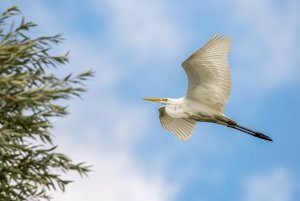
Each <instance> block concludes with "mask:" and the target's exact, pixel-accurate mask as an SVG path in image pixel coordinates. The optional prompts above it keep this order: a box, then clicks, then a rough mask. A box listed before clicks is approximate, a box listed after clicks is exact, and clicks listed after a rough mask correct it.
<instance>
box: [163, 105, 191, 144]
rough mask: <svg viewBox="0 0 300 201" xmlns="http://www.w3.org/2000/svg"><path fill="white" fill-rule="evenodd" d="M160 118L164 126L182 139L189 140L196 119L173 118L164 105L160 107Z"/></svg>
mask: <svg viewBox="0 0 300 201" xmlns="http://www.w3.org/2000/svg"><path fill="white" fill-rule="evenodd" d="M159 119H160V123H161V125H162V127H163V128H165V129H167V130H169V131H171V132H172V133H174V134H175V135H177V136H178V137H179V139H181V140H184V141H185V140H188V139H189V138H190V137H191V136H192V134H193V130H194V128H195V124H196V121H195V120H193V119H183V118H172V117H171V116H170V115H168V114H167V113H166V111H165V108H164V107H161V108H159Z"/></svg>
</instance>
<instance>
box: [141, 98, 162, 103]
mask: <svg viewBox="0 0 300 201" xmlns="http://www.w3.org/2000/svg"><path fill="white" fill-rule="evenodd" d="M144 100H145V101H152V102H161V101H163V98H144Z"/></svg>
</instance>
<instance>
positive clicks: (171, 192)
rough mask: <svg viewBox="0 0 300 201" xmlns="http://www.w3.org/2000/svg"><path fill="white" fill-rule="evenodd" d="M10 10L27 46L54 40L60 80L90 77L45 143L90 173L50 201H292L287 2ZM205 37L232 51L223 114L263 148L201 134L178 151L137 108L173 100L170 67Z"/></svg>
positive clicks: (296, 175)
mask: <svg viewBox="0 0 300 201" xmlns="http://www.w3.org/2000/svg"><path fill="white" fill-rule="evenodd" d="M13 4H15V5H18V6H19V8H20V9H21V10H22V11H23V14H24V16H25V17H26V18H27V19H28V20H31V21H34V22H36V23H37V24H38V25H39V26H38V28H36V29H35V31H36V34H40V35H51V34H57V33H63V35H64V37H65V38H66V39H67V40H66V41H65V42H64V43H63V44H62V45H60V46H59V47H58V49H57V51H58V52H64V51H67V50H71V62H70V64H69V65H68V66H67V68H66V69H65V70H63V71H62V72H65V71H66V72H71V71H72V72H81V71H84V70H88V69H90V68H92V69H93V70H94V71H95V72H96V77H95V78H93V79H91V80H90V81H88V83H87V87H88V88H89V91H88V92H87V93H86V94H84V95H83V99H82V100H72V102H71V104H70V112H71V115H70V116H69V117H68V118H66V119H56V120H55V123H56V128H55V129H54V131H53V133H54V135H55V142H56V143H57V144H58V145H59V149H60V151H64V152H66V153H68V154H69V155H71V156H72V158H74V160H75V161H78V162H80V161H87V162H88V163H89V164H92V165H94V171H93V172H92V173H91V174H90V176H89V178H83V179H82V178H80V177H77V176H76V175H68V176H67V177H70V178H72V179H75V180H76V182H74V183H73V184H71V185H69V188H67V191H66V192H65V193H57V192H53V196H54V201H58V200H64V201H82V200H95V201H98V200H109V201H119V200H120V201H121V200H122V201H124V200H125V201H126V200H130V201H144V200H147V201H148V200H152V201H179V200H189V201H196V200H197V201H199V200H200V201H215V200H224V201H265V200H272V201H297V198H299V196H300V184H299V181H300V171H299V170H300V160H299V151H300V135H299V130H300V124H299V120H300V115H299V114H300V106H299V102H300V93H299V88H300V80H299V75H300V70H299V65H300V60H299V56H298V54H299V52H300V48H299V47H300V41H299V37H298V36H299V34H300V21H299V19H300V16H299V15H300V3H299V1H297V0H287V1H279V0H277V1H271V0H253V1H238V0H228V1H218V0H213V1H158V0H153V1H150V0H145V1H134V0H124V1H121V0H110V1H109V0H103V1H96V0H87V1H79V0H77V1H67V0H61V1H33V0H28V1H26V2H23V1H2V2H1V10H4V9H5V8H7V7H8V6H9V5H13ZM214 33H220V34H224V35H227V36H229V37H230V38H231V39H232V41H233V44H232V49H231V52H230V55H229V63H230V67H231V75H232V92H231V97H230V99H229V102H228V104H227V107H226V110H225V114H226V115H227V116H229V117H230V118H232V119H234V120H236V121H237V122H239V123H240V124H241V125H245V126H247V127H249V128H253V129H256V130H259V131H261V132H264V133H266V134H268V135H270V136H271V137H272V138H273V139H274V142H273V143H269V142H266V141H262V140H259V139H256V138H252V137H250V136H247V135H244V134H243V133H239V132H237V131H235V130H231V129H229V128H226V127H222V126H218V125H213V124H208V123H199V124H198V125H197V128H196V130H195V132H194V135H193V137H192V138H191V139H190V140H189V141H187V142H182V141H180V140H178V139H177V138H176V136H174V135H172V134H171V133H169V132H168V131H166V130H164V129H163V128H162V127H161V126H160V123H159V119H158V112H157V108H158V106H159V105H158V104H152V103H148V102H144V101H142V98H143V97H181V96H183V95H184V94H185V90H186V86H187V79H186V75H185V73H184V71H183V69H182V68H181V66H180V65H181V62H182V61H183V60H184V59H186V58H187V57H188V56H189V55H190V54H191V53H192V52H194V51H195V50H197V49H198V48H200V47H201V46H202V45H203V44H204V43H205V42H206V41H207V40H208V39H209V38H210V37H211V36H212V35H213V34H214ZM60 73H61V72H60Z"/></svg>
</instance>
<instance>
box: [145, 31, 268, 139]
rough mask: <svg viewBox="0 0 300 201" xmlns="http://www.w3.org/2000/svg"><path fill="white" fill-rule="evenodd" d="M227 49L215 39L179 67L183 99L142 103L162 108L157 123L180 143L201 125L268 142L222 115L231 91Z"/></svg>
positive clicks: (227, 44)
mask: <svg viewBox="0 0 300 201" xmlns="http://www.w3.org/2000/svg"><path fill="white" fill-rule="evenodd" d="M230 47H231V41H230V39H229V38H227V37H225V36H220V35H215V36H213V37H212V38H211V39H210V40H209V41H208V42H207V43H206V44H205V45H204V46H203V47H202V48H200V49H199V50H197V51H196V52H195V53H193V54H192V55H191V56H190V57H189V58H188V59H186V60H185V61H184V62H183V64H182V66H183V68H184V70H185V72H186V74H187V77H188V90H187V93H186V96H184V97H182V98H179V99H172V98H145V99H144V100H148V101H154V102H160V103H162V104H164V105H165V106H162V107H160V108H159V118H160V122H161V124H162V126H163V127H164V128H165V129H167V130H169V131H171V132H172V133H174V134H175V135H177V136H178V137H179V138H180V139H181V140H187V139H189V138H190V137H191V135H192V133H193V130H194V127H195V124H196V122H197V121H202V122H212V123H217V124H222V125H226V126H228V127H231V128H234V129H237V130H240V131H243V132H245V133H247V134H250V135H252V136H254V137H258V138H261V139H265V140H269V141H272V139H271V138H270V137H268V136H266V135H264V134H262V133H260V132H256V131H253V130H250V129H248V128H245V127H242V126H240V125H238V124H237V123H236V122H235V121H233V120H231V119H229V118H227V117H226V116H225V115H224V114H223V112H224V106H225V104H226V102H227V100H228V98H229V95H230V88H231V78H230V71H229V65H228V59H227V56H228V53H229V50H230Z"/></svg>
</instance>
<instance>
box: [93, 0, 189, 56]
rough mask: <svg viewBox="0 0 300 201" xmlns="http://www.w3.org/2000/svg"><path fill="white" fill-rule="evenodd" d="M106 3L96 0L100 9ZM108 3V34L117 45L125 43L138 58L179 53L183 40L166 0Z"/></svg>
mask: <svg viewBox="0 0 300 201" xmlns="http://www.w3.org/2000/svg"><path fill="white" fill-rule="evenodd" d="M102 3H103V2H101V3H100V2H99V1H94V2H93V3H92V7H93V8H94V9H95V10H96V9H97V8H100V7H101V6H103V5H102ZM105 3H106V4H107V7H108V8H109V12H108V13H109V14H108V16H109V19H108V21H109V26H108V27H109V29H110V30H109V33H108V34H109V35H110V37H111V39H113V41H112V42H113V45H114V48H116V49H117V50H118V49H120V47H122V48H123V50H124V49H125V51H129V52H130V53H131V54H132V55H135V58H134V59H136V60H138V61H140V60H144V59H152V58H153V57H160V59H163V58H164V59H167V58H173V57H176V56H178V54H179V51H180V46H181V44H182V43H183V40H182V37H181V34H180V30H179V29H178V28H177V26H176V25H175V22H174V21H173V20H172V19H171V16H170V13H168V9H167V8H168V7H167V5H165V4H164V2H163V1H157V0H155V1H135V0H125V1H123V0H109V1H105ZM156 60H157V59H156Z"/></svg>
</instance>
